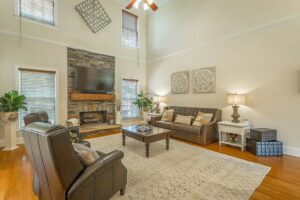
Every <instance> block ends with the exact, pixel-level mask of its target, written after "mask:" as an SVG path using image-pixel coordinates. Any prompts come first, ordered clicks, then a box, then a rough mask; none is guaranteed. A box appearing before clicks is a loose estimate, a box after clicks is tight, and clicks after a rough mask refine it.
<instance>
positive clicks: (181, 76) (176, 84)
mask: <svg viewBox="0 0 300 200" xmlns="http://www.w3.org/2000/svg"><path fill="white" fill-rule="evenodd" d="M171 92H172V94H188V93H189V72H188V71H183V72H175V73H173V74H172V76H171Z"/></svg>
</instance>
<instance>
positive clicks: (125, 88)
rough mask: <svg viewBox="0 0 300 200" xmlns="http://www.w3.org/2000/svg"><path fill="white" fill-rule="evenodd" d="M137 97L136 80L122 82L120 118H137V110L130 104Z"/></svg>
mask: <svg viewBox="0 0 300 200" xmlns="http://www.w3.org/2000/svg"><path fill="white" fill-rule="evenodd" d="M137 96H138V81H137V80H129V79H123V80H122V116H123V118H124V119H130V118H138V117H139V108H138V107H137V106H136V105H133V104H132V103H133V102H134V101H135V100H136V99H137Z"/></svg>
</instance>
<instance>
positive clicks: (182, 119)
mask: <svg viewBox="0 0 300 200" xmlns="http://www.w3.org/2000/svg"><path fill="white" fill-rule="evenodd" d="M193 118H194V117H193V116H184V115H177V116H176V119H175V121H174V122H175V123H180V124H189V125H191V123H192V120H193Z"/></svg>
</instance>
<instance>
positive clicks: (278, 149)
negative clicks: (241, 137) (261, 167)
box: [246, 139, 283, 156]
mask: <svg viewBox="0 0 300 200" xmlns="http://www.w3.org/2000/svg"><path fill="white" fill-rule="evenodd" d="M246 149H247V151H249V152H251V153H253V154H255V155H257V156H282V155H283V143H282V142H280V141H269V142H257V141H255V140H251V139H247V146H246Z"/></svg>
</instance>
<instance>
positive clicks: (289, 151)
mask: <svg viewBox="0 0 300 200" xmlns="http://www.w3.org/2000/svg"><path fill="white" fill-rule="evenodd" d="M23 143H24V140H23V137H17V144H23ZM4 146H5V141H4V140H0V147H4ZM283 152H284V154H285V155H289V156H296V157H300V148H297V147H290V146H285V147H284V149H283Z"/></svg>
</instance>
